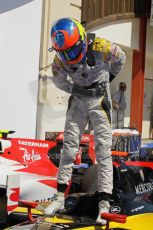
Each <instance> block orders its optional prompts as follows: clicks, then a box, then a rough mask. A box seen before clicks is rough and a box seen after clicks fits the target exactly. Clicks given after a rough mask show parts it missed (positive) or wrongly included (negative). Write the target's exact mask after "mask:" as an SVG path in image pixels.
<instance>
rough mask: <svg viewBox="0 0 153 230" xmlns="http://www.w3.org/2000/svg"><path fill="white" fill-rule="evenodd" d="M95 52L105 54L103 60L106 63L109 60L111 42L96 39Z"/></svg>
mask: <svg viewBox="0 0 153 230" xmlns="http://www.w3.org/2000/svg"><path fill="white" fill-rule="evenodd" d="M93 50H95V51H100V52H103V60H104V61H106V60H108V59H109V54H110V51H111V42H110V41H108V40H106V39H104V38H95V40H94V44H93Z"/></svg>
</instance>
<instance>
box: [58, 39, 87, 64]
mask: <svg viewBox="0 0 153 230" xmlns="http://www.w3.org/2000/svg"><path fill="white" fill-rule="evenodd" d="M85 47H86V45H85V43H84V42H83V41H80V40H79V41H78V42H77V43H76V44H75V45H74V46H72V47H71V48H69V49H67V50H64V51H57V50H56V52H57V54H58V56H59V57H60V58H61V60H62V61H63V62H69V61H73V60H75V59H76V58H77V57H78V56H79V55H80V54H81V53H82V51H83V50H84V49H85Z"/></svg>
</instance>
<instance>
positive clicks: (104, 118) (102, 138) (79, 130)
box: [45, 18, 126, 225]
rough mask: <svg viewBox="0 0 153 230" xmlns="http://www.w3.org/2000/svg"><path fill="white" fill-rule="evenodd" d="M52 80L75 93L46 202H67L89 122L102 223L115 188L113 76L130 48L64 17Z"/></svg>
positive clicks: (56, 28) (57, 26)
mask: <svg viewBox="0 0 153 230" xmlns="http://www.w3.org/2000/svg"><path fill="white" fill-rule="evenodd" d="M51 42H52V49H53V50H55V52H56V55H55V57H54V61H53V63H52V73H53V77H52V81H53V82H54V84H55V85H56V87H58V88H59V89H61V90H64V91H65V92H67V93H69V94H71V96H70V98H69V104H68V109H67V114H66V123H65V129H64V145H63V152H62V155H61V159H60V165H59V172H58V177H57V194H56V196H55V198H54V200H53V202H52V203H51V204H50V205H49V206H48V207H47V208H46V210H45V212H46V214H52V213H54V212H55V211H57V210H60V209H63V208H64V198H65V196H64V194H65V191H66V189H67V186H68V184H69V182H70V180H71V175H72V169H73V165H74V161H75V157H76V154H77V153H78V149H79V143H80V139H81V136H82V134H83V132H84V129H85V127H86V125H87V123H88V122H89V120H90V122H91V125H92V127H93V131H94V140H95V151H96V161H97V166H98V190H99V191H98V192H99V214H98V217H97V220H96V222H97V223H100V224H102V225H105V224H106V221H105V220H103V219H101V215H100V214H101V213H102V212H109V209H110V204H109V200H110V196H111V194H112V189H113V168H112V157H111V145H112V129H111V114H112V103H111V96H110V81H111V80H112V79H113V78H114V77H116V76H117V74H118V73H119V72H120V71H121V69H122V67H123V65H124V63H125V59H126V56H125V52H124V51H123V50H122V49H121V48H120V47H119V46H118V45H117V44H114V43H112V42H110V41H108V40H106V39H104V38H98V37H95V35H94V34H86V32H85V29H84V27H83V26H82V25H81V24H80V23H79V22H78V21H77V20H74V19H72V18H61V19H59V20H57V21H56V22H55V23H54V25H53V26H52V28H51Z"/></svg>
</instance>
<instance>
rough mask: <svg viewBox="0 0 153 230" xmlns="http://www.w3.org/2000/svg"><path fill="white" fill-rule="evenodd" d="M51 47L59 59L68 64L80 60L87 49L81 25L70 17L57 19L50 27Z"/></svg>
mask: <svg viewBox="0 0 153 230" xmlns="http://www.w3.org/2000/svg"><path fill="white" fill-rule="evenodd" d="M51 41H52V46H53V49H54V50H55V51H56V53H57V55H58V56H59V57H60V59H61V60H62V61H63V62H65V63H68V64H76V63H79V62H81V61H82V59H83V58H84V57H85V54H86V50H87V43H86V33H85V29H84V28H83V26H82V25H81V24H80V23H79V22H78V21H76V20H74V19H72V18H62V19H59V20H58V21H57V22H56V23H55V24H54V25H53V26H52V28H51Z"/></svg>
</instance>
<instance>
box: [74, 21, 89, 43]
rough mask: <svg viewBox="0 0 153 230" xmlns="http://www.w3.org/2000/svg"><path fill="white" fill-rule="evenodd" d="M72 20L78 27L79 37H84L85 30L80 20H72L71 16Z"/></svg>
mask: <svg viewBox="0 0 153 230" xmlns="http://www.w3.org/2000/svg"><path fill="white" fill-rule="evenodd" d="M72 21H73V22H74V23H75V24H76V25H77V27H78V28H79V32H80V36H81V39H82V40H84V39H85V35H86V32H85V29H84V27H83V26H82V25H81V23H80V22H78V21H76V20H74V19H73V18H72Z"/></svg>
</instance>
